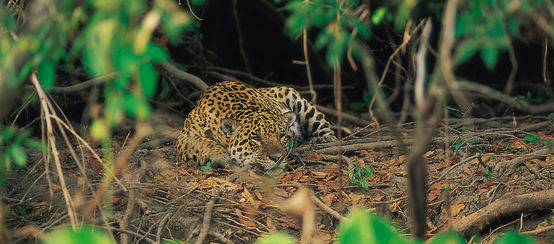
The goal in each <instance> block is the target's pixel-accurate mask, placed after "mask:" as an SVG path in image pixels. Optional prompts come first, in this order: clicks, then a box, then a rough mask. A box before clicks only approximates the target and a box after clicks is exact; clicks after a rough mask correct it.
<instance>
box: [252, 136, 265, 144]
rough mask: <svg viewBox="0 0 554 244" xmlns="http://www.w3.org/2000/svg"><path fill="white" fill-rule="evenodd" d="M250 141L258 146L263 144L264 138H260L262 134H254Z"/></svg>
mask: <svg viewBox="0 0 554 244" xmlns="http://www.w3.org/2000/svg"><path fill="white" fill-rule="evenodd" d="M250 140H252V141H253V142H254V143H256V144H258V145H261V144H262V137H261V136H260V134H254V136H253V137H252V138H251V139H250Z"/></svg>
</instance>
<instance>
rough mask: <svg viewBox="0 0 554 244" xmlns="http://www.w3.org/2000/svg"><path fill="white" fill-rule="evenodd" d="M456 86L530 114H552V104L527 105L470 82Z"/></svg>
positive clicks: (553, 105) (553, 110)
mask: <svg viewBox="0 0 554 244" xmlns="http://www.w3.org/2000/svg"><path fill="white" fill-rule="evenodd" d="M458 85H459V86H460V89H461V90H463V91H469V92H474V93H478V94H482V95H483V97H485V98H489V99H494V100H497V101H500V102H503V103H506V104H508V105H510V106H511V107H513V108H515V109H517V110H520V111H524V112H527V113H531V114H537V113H550V112H554V103H544V104H539V105H529V104H526V103H523V102H521V101H520V100H518V99H517V98H515V97H511V96H508V95H506V94H504V93H501V92H499V91H497V90H495V89H492V88H490V87H488V86H485V85H482V84H479V83H477V82H471V81H459V82H458Z"/></svg>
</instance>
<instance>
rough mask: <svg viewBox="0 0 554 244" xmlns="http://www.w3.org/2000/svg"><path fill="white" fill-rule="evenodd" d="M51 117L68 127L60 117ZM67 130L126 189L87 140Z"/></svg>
mask: <svg viewBox="0 0 554 244" xmlns="http://www.w3.org/2000/svg"><path fill="white" fill-rule="evenodd" d="M51 118H53V119H55V120H57V121H58V122H60V123H61V124H62V125H63V126H64V127H66V128H69V126H68V125H67V124H66V123H65V122H63V120H61V119H60V118H58V117H57V116H51ZM69 132H71V134H73V135H74V136H75V138H77V139H78V140H79V141H81V143H83V145H85V147H86V148H87V149H88V150H89V151H90V152H91V153H92V155H93V156H94V158H96V160H98V162H99V163H100V164H101V165H102V167H104V169H105V170H106V172H107V173H109V174H111V175H112V176H113V178H114V181H115V182H117V184H118V185H119V186H120V187H121V188H122V189H123V190H124V191H127V187H125V186H124V185H123V183H121V181H120V180H119V179H118V178H117V177H115V173H114V172H113V171H112V170H111V169H110V168H109V167H108V166H106V164H104V161H102V159H101V158H100V156H99V155H98V154H97V153H96V152H95V151H94V149H92V147H91V146H90V145H89V144H88V143H87V141H85V140H84V139H83V138H82V137H81V136H79V135H78V134H77V132H75V131H74V130H69Z"/></svg>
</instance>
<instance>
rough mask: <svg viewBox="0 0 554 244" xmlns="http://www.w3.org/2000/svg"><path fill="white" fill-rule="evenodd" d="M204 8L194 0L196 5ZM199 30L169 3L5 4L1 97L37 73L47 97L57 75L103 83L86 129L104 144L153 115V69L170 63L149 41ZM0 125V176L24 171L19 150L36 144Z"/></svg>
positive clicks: (0, 27)
mask: <svg viewBox="0 0 554 244" xmlns="http://www.w3.org/2000/svg"><path fill="white" fill-rule="evenodd" d="M203 3H204V1H203V0H196V1H192V4H193V6H199V5H201V4H203ZM17 4H27V6H25V8H26V11H27V12H26V14H24V17H23V18H24V19H25V21H22V20H21V19H20V18H22V12H20V10H21V8H23V6H21V5H17ZM54 4H55V5H54ZM23 23H24V24H23ZM198 25H199V24H198V23H197V22H196V21H194V20H193V18H192V17H191V16H190V15H189V12H188V9H182V8H181V7H180V6H178V5H177V3H176V1H173V0H154V1H145V0H97V1H92V0H89V1H74V0H66V1H55V2H48V1H39V2H31V3H23V2H11V1H10V2H8V3H6V4H5V5H4V4H2V7H1V9H0V32H1V33H3V34H2V35H0V77H1V78H0V94H7V93H10V92H14V91H16V90H18V89H19V88H20V87H21V84H22V83H23V82H24V81H25V80H27V79H28V77H29V76H30V75H31V73H32V72H34V71H36V73H37V76H38V78H39V80H40V84H41V85H42V87H43V88H44V90H45V91H49V90H50V89H51V88H52V87H53V86H54V85H55V83H56V80H57V79H60V78H57V77H56V74H58V73H59V72H58V71H62V72H67V71H71V70H82V69H83V68H84V70H85V71H86V72H87V73H88V74H89V75H90V77H92V78H98V77H104V78H105V79H103V81H104V83H103V91H104V94H103V95H104V96H103V97H104V98H105V101H104V103H103V106H104V107H103V113H101V115H97V116H96V117H95V118H94V120H93V122H92V124H91V127H90V129H91V135H92V136H93V137H94V138H96V139H106V138H109V136H110V135H111V129H112V128H113V127H115V126H117V125H119V124H120V123H121V122H123V120H124V118H125V116H126V115H129V116H131V117H133V118H135V119H138V120H147V119H148V117H149V116H150V113H151V108H150V106H149V104H148V102H147V99H149V98H152V97H153V96H154V95H155V93H156V90H157V84H158V75H157V71H156V69H155V67H154V66H153V65H154V64H155V63H159V62H163V61H165V60H167V59H168V57H169V55H168V53H167V52H166V51H165V50H164V48H163V47H161V46H160V45H158V44H156V43H154V42H152V41H151V39H152V36H153V35H154V32H155V31H156V35H158V36H159V35H164V36H165V37H167V39H168V40H170V41H175V40H179V37H180V34H181V33H182V31H183V30H193V29H194V28H196V27H198ZM25 97H26V96H25ZM0 119H2V120H3V119H4V118H0ZM2 120H0V135H1V137H0V153H1V154H0V156H1V157H0V160H1V161H0V164H1V165H2V170H7V169H9V168H10V166H11V165H12V164H15V165H20V166H22V165H25V164H26V162H27V156H26V153H25V151H24V150H23V148H24V147H26V146H30V145H33V146H35V147H40V146H37V145H36V144H39V143H37V142H36V141H34V140H30V139H28V135H29V132H28V131H19V130H18V129H17V128H14V127H6V126H2V123H3V122H4V121H2ZM2 170H0V173H2V172H4V171H2Z"/></svg>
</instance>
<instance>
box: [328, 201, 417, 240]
mask: <svg viewBox="0 0 554 244" xmlns="http://www.w3.org/2000/svg"><path fill="white" fill-rule="evenodd" d="M337 239H338V241H339V243H345V244H346V243H409V242H408V241H407V240H406V239H404V238H403V237H402V236H400V234H399V233H398V231H396V230H395V229H394V228H393V227H392V225H390V224H389V223H387V222H386V221H385V220H383V219H381V217H379V216H376V215H374V214H372V213H370V212H369V211H367V210H362V209H356V210H354V211H352V212H351V213H350V214H349V215H348V217H347V218H345V220H343V221H342V222H341V223H340V225H339V227H338V232H337Z"/></svg>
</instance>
